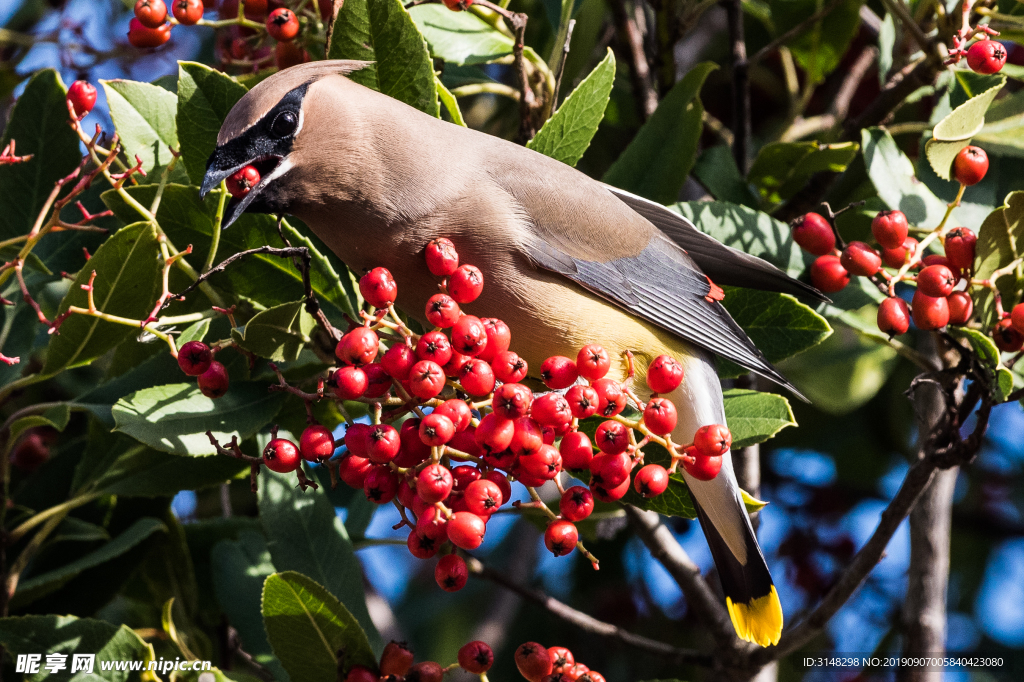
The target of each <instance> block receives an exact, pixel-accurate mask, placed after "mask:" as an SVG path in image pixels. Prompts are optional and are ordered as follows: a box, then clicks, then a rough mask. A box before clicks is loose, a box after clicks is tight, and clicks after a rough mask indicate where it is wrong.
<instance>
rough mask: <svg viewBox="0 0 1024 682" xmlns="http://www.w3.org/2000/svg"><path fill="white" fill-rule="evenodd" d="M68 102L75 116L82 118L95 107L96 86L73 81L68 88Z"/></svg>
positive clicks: (86, 82)
mask: <svg viewBox="0 0 1024 682" xmlns="http://www.w3.org/2000/svg"><path fill="white" fill-rule="evenodd" d="M68 101H69V102H71V107H72V108H73V109H74V110H75V116H77V117H78V118H82V117H83V116H85V115H86V114H88V113H89V112H90V111H92V108H93V107H94V106H96V86H94V85H93V84H92V83H90V82H89V81H75V82H74V83H72V84H71V87H70V88H68Z"/></svg>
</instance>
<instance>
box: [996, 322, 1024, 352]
mask: <svg viewBox="0 0 1024 682" xmlns="http://www.w3.org/2000/svg"><path fill="white" fill-rule="evenodd" d="M992 339H993V340H994V341H995V342H996V347H998V348H999V350H1001V351H1004V352H1006V353H1016V352H1017V351H1019V350H1020V349H1021V348H1024V334H1021V333H1020V332H1019V331H1017V328H1016V327H1014V326H1013V318H1011V317H1004V318H1003V319H1001V320H999V322H997V323H996V326H994V327H993V328H992Z"/></svg>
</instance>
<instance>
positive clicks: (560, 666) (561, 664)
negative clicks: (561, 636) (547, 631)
mask: <svg viewBox="0 0 1024 682" xmlns="http://www.w3.org/2000/svg"><path fill="white" fill-rule="evenodd" d="M548 656H549V657H550V658H551V674H552V675H554V674H557V673H562V672H565V671H566V670H567V669H569V668H571V667H572V666H573V665H575V664H576V659H575V658H574V657H573V655H572V652H571V651H569V650H568V649H566V648H565V647H564V646H550V647H548Z"/></svg>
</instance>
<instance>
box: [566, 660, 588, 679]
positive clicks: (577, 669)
mask: <svg viewBox="0 0 1024 682" xmlns="http://www.w3.org/2000/svg"><path fill="white" fill-rule="evenodd" d="M588 672H590V668H588V667H587V666H585V665H583V664H582V663H574V664H573V665H571V666H569V667H568V668H566V670H565V674H566V679H569V680H572V681H573V682H576V680H578V679H579V678H580V677H581V676H583V675H584V674H585V673H588Z"/></svg>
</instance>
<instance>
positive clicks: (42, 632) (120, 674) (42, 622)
mask: <svg viewBox="0 0 1024 682" xmlns="http://www.w3.org/2000/svg"><path fill="white" fill-rule="evenodd" d="M0 644H2V645H3V646H4V648H6V649H7V651H8V653H9V654H12V655H15V656H17V655H18V654H42V655H43V662H45V661H46V654H64V655H66V656H67V657H68V659H67V660H68V663H69V665H68V670H70V669H71V665H70V663H71V661H72V657H73V656H74V654H93V655H95V656H96V660H95V664H94V666H93V674H92V675H86V674H83V673H78V674H77V675H76V676H75V677H74V680H75V682H97V681H98V680H104V681H106V682H127V681H128V680H131V679H137V677H138V676H137V675H136V676H135V677H133V676H132V675H131V673H129V672H127V671H117V670H110V671H103V670H101V668H102V665H101V663H103V662H108V661H143V660H146V657H147V652H148V651H149V647H148V646H147V644H146V643H145V642H144V641H143V640H142V639H141V638H140V637H139V636H138V635H137V634H135V632H134V631H132V629H131V628H129V627H128V626H127V625H121V626H120V627H118V626H116V625H111V624H110V623H108V622H106V621H102V620H94V619H92V618H76V617H75V616H51V615H47V616H15V617H9V618H0ZM65 679H69V678H68V677H67V670H65V671H64V672H60V673H53V674H51V673H50V672H48V671H47V670H46V669H45V668H44V667H42V666H40V671H39V672H38V673H35V674H33V675H28V676H26V677H25V678H24V680H25V682H43V681H44V680H52V681H53V682H56V681H57V680H65Z"/></svg>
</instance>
